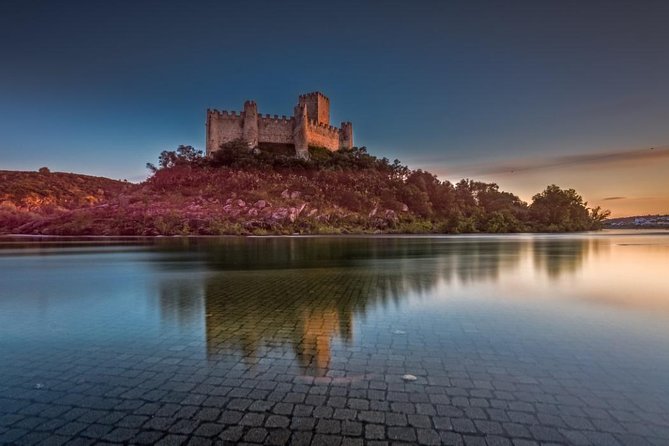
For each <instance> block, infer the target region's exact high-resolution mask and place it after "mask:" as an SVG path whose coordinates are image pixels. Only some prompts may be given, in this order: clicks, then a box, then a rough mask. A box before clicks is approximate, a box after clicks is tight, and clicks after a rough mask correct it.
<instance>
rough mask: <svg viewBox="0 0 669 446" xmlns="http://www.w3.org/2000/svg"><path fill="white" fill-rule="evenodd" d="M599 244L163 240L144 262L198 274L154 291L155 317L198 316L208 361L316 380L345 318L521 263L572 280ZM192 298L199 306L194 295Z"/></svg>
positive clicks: (349, 332)
mask: <svg viewBox="0 0 669 446" xmlns="http://www.w3.org/2000/svg"><path fill="white" fill-rule="evenodd" d="M603 243H604V242H602V241H601V240H597V239H594V240H593V239H588V238H583V239H572V240H569V241H564V240H550V239H548V240H543V239H534V238H529V239H523V238H516V239H508V240H505V239H499V238H485V237H484V238H480V239H474V238H472V239H449V238H444V239H427V238H425V239H422V238H388V239H374V238H371V239H370V238H360V239H356V238H351V239H339V238H329V239H328V238H325V239H323V238H313V239H304V238H289V239H286V238H270V239H245V240H239V239H224V240H217V241H215V242H213V243H212V241H207V242H206V243H205V242H203V241H202V240H181V241H180V242H179V244H173V243H171V242H170V241H166V242H163V243H162V244H161V246H160V250H159V252H160V261H159V262H157V261H155V260H154V261H152V262H151V264H152V265H156V266H159V268H160V269H161V270H166V271H173V272H174V274H182V272H183V271H184V269H186V270H193V271H205V273H203V274H201V277H200V278H196V277H192V278H191V279H190V280H191V281H192V283H188V282H184V280H183V278H182V279H181V280H176V281H175V279H174V277H173V276H171V275H170V276H169V278H168V279H166V283H165V284H163V285H161V290H164V292H163V291H161V306H163V307H166V308H163V309H162V310H161V313H162V314H164V315H166V317H169V318H170V320H172V321H179V323H182V322H187V321H190V320H193V318H194V315H196V314H198V313H200V312H202V311H203V312H204V313H205V314H204V320H205V322H204V324H205V330H204V331H205V338H206V351H207V355H208V357H209V358H210V359H220V358H223V357H225V356H226V355H230V354H236V355H239V356H240V357H241V358H242V360H243V361H246V362H247V363H248V364H253V363H255V362H257V361H258V360H259V358H263V357H266V356H267V355H270V356H272V355H274V356H277V357H281V356H282V355H284V354H286V352H288V351H289V352H291V353H292V355H294V357H295V358H296V359H297V361H298V363H299V365H300V368H301V370H302V372H303V373H305V374H308V375H315V376H322V375H323V374H325V373H326V372H327V370H328V364H329V363H330V360H331V356H332V349H333V344H335V343H343V344H344V345H345V344H350V343H352V341H353V337H354V335H355V333H354V332H353V327H354V319H355V318H356V317H364V316H365V314H366V312H367V311H368V309H374V308H378V307H385V306H388V305H391V304H393V305H401V303H402V301H403V300H405V299H408V298H410V297H416V298H420V297H421V296H425V295H428V294H431V293H434V290H435V289H436V287H437V286H438V285H439V284H444V285H447V286H448V285H453V286H455V285H457V286H460V287H462V286H464V287H466V286H470V285H475V284H481V283H493V284H494V283H495V282H496V281H498V280H499V279H500V277H501V276H503V275H507V276H508V275H511V274H512V273H514V272H516V271H517V270H518V269H519V268H520V265H521V264H522V263H523V262H524V259H533V262H534V267H535V268H536V269H541V270H542V271H544V272H545V274H546V275H547V276H548V277H549V278H552V279H556V278H559V277H561V276H564V275H569V274H573V273H575V272H577V271H578V270H579V268H581V267H582V265H583V264H584V261H585V258H586V257H587V256H589V255H591V254H592V255H597V253H599V252H600V251H601V249H602V247H601V246H602V244H603ZM184 283H188V284H184ZM199 290H203V291H201V292H200V291H199ZM200 293H201V294H202V296H203V297H202V299H198V298H196V297H194V296H198V295H200ZM202 300H203V301H204V303H202ZM202 307H204V308H202ZM180 312H182V313H183V314H179V313H180Z"/></svg>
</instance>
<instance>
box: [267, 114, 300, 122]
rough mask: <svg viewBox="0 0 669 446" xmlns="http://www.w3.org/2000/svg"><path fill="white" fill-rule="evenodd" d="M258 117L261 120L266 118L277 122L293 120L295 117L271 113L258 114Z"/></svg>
mask: <svg viewBox="0 0 669 446" xmlns="http://www.w3.org/2000/svg"><path fill="white" fill-rule="evenodd" d="M258 119H259V120H264V121H276V122H293V121H294V120H295V118H294V117H293V116H286V115H281V116H279V115H270V114H267V113H266V114H264V115H261V114H258Z"/></svg>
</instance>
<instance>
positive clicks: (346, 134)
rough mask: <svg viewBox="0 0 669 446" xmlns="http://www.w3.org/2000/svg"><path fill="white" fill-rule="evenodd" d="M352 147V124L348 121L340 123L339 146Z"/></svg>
mask: <svg viewBox="0 0 669 446" xmlns="http://www.w3.org/2000/svg"><path fill="white" fill-rule="evenodd" d="M352 147H353V124H351V123H350V122H342V123H341V132H340V133H339V148H340V149H351V148H352Z"/></svg>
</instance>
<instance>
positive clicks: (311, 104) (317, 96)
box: [297, 91, 330, 125]
mask: <svg viewBox="0 0 669 446" xmlns="http://www.w3.org/2000/svg"><path fill="white" fill-rule="evenodd" d="M297 104H298V105H299V106H302V105H306V106H307V117H308V118H309V119H314V120H316V122H318V123H319V124H326V125H330V100H329V99H328V97H327V96H325V95H324V94H323V93H321V92H320V91H314V92H313V93H307V94H303V95H300V97H299V99H298V102H297Z"/></svg>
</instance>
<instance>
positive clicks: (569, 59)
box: [0, 0, 669, 216]
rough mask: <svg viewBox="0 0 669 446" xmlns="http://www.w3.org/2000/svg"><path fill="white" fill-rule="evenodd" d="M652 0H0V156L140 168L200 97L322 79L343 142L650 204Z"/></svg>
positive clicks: (659, 184)
mask: <svg viewBox="0 0 669 446" xmlns="http://www.w3.org/2000/svg"><path fill="white" fill-rule="evenodd" d="M667 23H669V2H666V1H650V0H649V1H641V0H633V1H616V0H610V1H596V0H591V1H580V0H579V1H569V0H561V1H539V2H538V1H535V0H530V1H504V2H501V1H490V2H482V1H481V2H479V1H461V2H456V1H442V0H439V1H427V0H425V1H420V0H414V1H411V2H408V1H395V0H386V1H379V2H374V1H348V0H342V1H337V2H318V1H313V0H312V1H308V2H304V1H302V2H297V1H291V0H282V1H280V2H279V1H256V0H245V1H231V2H227V1H211V2H198V1H188V2H186V1H179V2H176V1H174V2H171V1H127V2H126V1H114V2H102V1H90V0H88V1H81V2H80V1H63V2H52V1H31V0H18V1H17V0H5V1H3V2H0V170H3V169H4V170H36V169H38V168H39V167H41V166H48V167H49V168H50V169H51V170H57V171H67V172H78V173H87V174H92V175H101V176H107V177H112V178H119V179H128V180H130V181H141V180H142V179H144V178H146V176H147V175H148V172H147V171H146V169H145V167H144V166H145V164H146V162H155V161H156V159H157V157H158V155H159V153H160V151H162V150H172V149H174V148H176V147H177V146H178V145H179V144H190V145H193V146H195V147H197V148H200V149H204V136H205V128H204V123H205V112H206V109H207V108H218V109H228V110H240V109H241V108H242V104H243V102H244V100H246V99H254V100H256V102H257V103H258V108H259V112H261V113H270V114H279V115H281V114H286V115H289V114H290V113H291V112H292V109H293V106H294V105H295V103H296V102H297V96H298V95H299V94H301V93H305V92H310V91H315V90H319V91H322V92H324V93H325V94H326V95H327V96H328V97H329V98H330V104H331V120H332V121H333V122H334V124H336V125H338V124H339V123H340V122H341V121H352V122H353V131H354V138H355V144H356V145H358V146H366V147H367V148H368V150H369V151H370V152H371V153H372V154H375V155H377V156H385V157H388V158H390V159H391V160H392V159H395V158H399V159H400V160H401V161H403V162H404V163H405V164H408V165H409V166H410V167H412V168H421V169H425V170H429V171H431V172H433V173H435V174H437V175H438V176H439V178H441V179H443V180H447V179H448V180H451V181H457V180H459V179H460V178H472V179H477V180H483V181H491V182H496V183H498V184H499V185H500V188H502V189H504V190H508V191H510V192H513V193H516V194H517V195H519V196H520V197H521V198H523V199H525V200H530V199H531V197H532V195H533V194H535V193H537V192H540V191H541V190H543V189H544V188H545V187H546V186H547V185H548V184H553V183H554V184H558V185H559V186H561V187H566V188H574V189H576V190H577V191H578V192H579V193H580V194H581V195H583V197H584V198H585V199H586V200H587V201H588V202H589V203H590V204H591V205H593V206H594V205H600V206H602V207H604V208H607V209H611V211H612V213H613V216H626V215H636V214H647V213H651V214H654V213H669V82H668V81H667V80H668V79H669V26H667Z"/></svg>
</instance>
